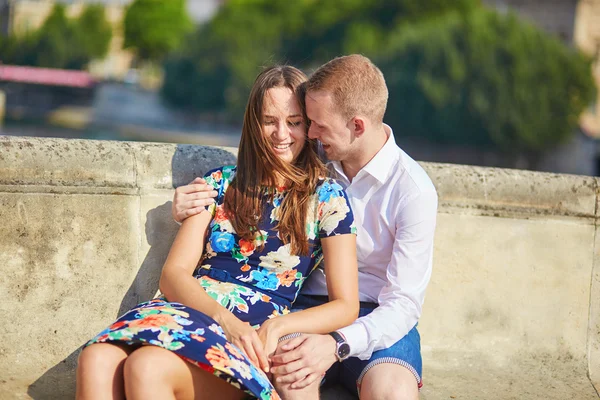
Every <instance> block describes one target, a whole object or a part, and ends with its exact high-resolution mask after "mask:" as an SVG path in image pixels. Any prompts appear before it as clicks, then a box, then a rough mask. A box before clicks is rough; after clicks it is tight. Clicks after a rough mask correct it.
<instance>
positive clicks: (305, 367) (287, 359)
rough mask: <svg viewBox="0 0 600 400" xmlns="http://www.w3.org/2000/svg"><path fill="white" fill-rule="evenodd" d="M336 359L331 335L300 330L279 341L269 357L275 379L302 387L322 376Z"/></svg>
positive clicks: (295, 386) (297, 387) (298, 387)
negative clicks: (302, 332)
mask: <svg viewBox="0 0 600 400" xmlns="http://www.w3.org/2000/svg"><path fill="white" fill-rule="evenodd" d="M336 361H337V358H336V356H335V340H334V339H333V338H332V337H331V336H330V335H314V334H302V335H301V336H299V337H297V338H293V339H289V340H286V341H283V342H281V343H280V344H279V346H278V347H277V351H276V352H275V355H274V356H272V357H271V365H272V367H271V373H272V374H273V375H274V376H275V380H276V382H278V383H283V384H286V383H287V384H291V385H290V388H292V389H303V388H305V387H307V386H309V385H310V384H312V383H313V382H314V381H316V380H317V379H321V377H322V376H323V375H324V374H325V372H327V370H328V369H329V368H330V367H331V366H332V365H333V363H335V362H336Z"/></svg>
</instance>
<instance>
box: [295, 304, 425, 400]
mask: <svg viewBox="0 0 600 400" xmlns="http://www.w3.org/2000/svg"><path fill="white" fill-rule="evenodd" d="M323 303H324V301H323V298H322V297H321V296H303V295H299V296H298V298H297V299H296V301H295V302H294V308H293V310H292V311H294V310H303V309H306V308H310V307H314V306H318V305H321V304H323ZM376 306H377V304H366V303H361V308H360V311H359V317H364V316H365V315H367V314H369V313H370V312H371V311H373V310H374V309H375V307H376ZM383 363H391V364H399V365H402V366H403V367H406V368H407V369H408V370H409V371H410V372H412V374H413V375H414V376H415V379H416V380H417V385H418V387H419V389H421V387H422V386H423V381H422V379H421V376H422V375H421V374H422V371H423V361H422V359H421V337H420V336H419V331H418V330H417V327H416V326H415V327H414V328H412V329H411V330H410V331H409V332H408V333H407V334H406V336H404V337H403V338H402V339H400V340H399V341H397V342H396V343H394V344H393V345H392V346H391V347H388V348H387V349H382V350H377V351H375V352H373V354H372V355H371V358H370V359H368V360H361V359H359V358H357V357H350V358H348V359H347V360H344V361H342V362H341V363H339V362H337V363H335V364H334V365H333V366H332V367H331V368H330V369H329V371H327V374H326V376H325V380H324V383H325V384H329V383H334V382H338V383H340V384H342V385H343V386H344V387H345V388H346V389H348V390H350V391H351V392H352V393H354V394H356V395H358V393H359V392H360V385H361V383H362V379H363V377H364V376H365V374H366V373H367V372H368V371H369V370H370V369H371V368H373V367H374V366H375V365H378V364H383Z"/></svg>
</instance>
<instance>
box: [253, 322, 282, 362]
mask: <svg viewBox="0 0 600 400" xmlns="http://www.w3.org/2000/svg"><path fill="white" fill-rule="evenodd" d="M256 332H257V333H258V337H259V338H260V341H261V342H262V345H263V348H264V350H265V354H266V355H267V357H271V356H272V355H273V354H274V353H275V350H277V344H278V343H279V338H280V337H281V329H280V326H279V324H278V323H277V318H272V319H268V320H266V321H265V322H263V324H262V325H261V326H260V328H258V330H257V331H256Z"/></svg>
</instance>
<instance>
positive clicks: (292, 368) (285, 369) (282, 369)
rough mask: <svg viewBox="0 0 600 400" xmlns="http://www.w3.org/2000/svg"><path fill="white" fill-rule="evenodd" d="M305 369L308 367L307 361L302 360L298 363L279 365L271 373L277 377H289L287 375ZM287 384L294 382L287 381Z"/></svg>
mask: <svg viewBox="0 0 600 400" xmlns="http://www.w3.org/2000/svg"><path fill="white" fill-rule="evenodd" d="M305 367H307V364H306V362H305V360H302V359H300V360H297V361H292V362H289V363H287V364H283V365H277V366H275V367H272V368H271V373H273V374H275V375H281V376H287V375H289V374H292V373H294V372H297V371H299V370H301V369H302V368H305ZM287 382H293V381H287Z"/></svg>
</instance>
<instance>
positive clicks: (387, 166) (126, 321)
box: [77, 55, 437, 400]
mask: <svg viewBox="0 0 600 400" xmlns="http://www.w3.org/2000/svg"><path fill="white" fill-rule="evenodd" d="M386 104H387V88H386V85H385V81H384V78H383V75H382V74H381V72H380V71H379V69H378V68H377V67H376V66H375V65H373V64H372V63H371V62H370V60H368V59H367V58H365V57H363V56H359V55H351V56H346V57H340V58H336V59H334V60H332V61H330V62H329V63H327V64H325V65H323V66H322V67H320V68H319V69H318V70H317V71H316V72H315V73H314V74H313V75H312V76H311V77H310V79H308V81H307V80H306V77H305V76H304V74H302V72H300V71H299V70H297V69H295V68H293V67H273V68H269V69H267V70H265V71H264V72H262V73H261V74H260V75H259V76H258V78H257V80H256V82H255V84H254V86H253V88H252V91H251V93H250V98H249V100H248V105H247V108H246V114H245V117H244V124H243V129H242V138H241V142H240V146H239V157H238V165H237V167H222V168H219V169H217V170H214V171H211V172H209V173H208V174H207V175H206V176H205V177H204V181H201V180H197V181H195V182H194V183H193V184H191V185H188V186H186V187H183V188H179V189H178V190H177V191H176V195H175V201H174V205H173V209H174V214H175V216H176V219H178V220H183V223H182V226H181V228H180V230H179V232H178V234H177V237H176V238H175V241H174V243H173V246H172V248H171V251H170V252H169V255H168V257H167V260H166V262H165V266H164V268H163V272H162V276H161V280H160V290H161V292H162V296H161V297H159V298H156V299H154V300H151V301H149V302H146V303H142V304H140V305H138V306H137V307H135V308H134V309H133V310H131V311H129V312H128V313H126V314H124V315H123V316H122V317H120V318H119V319H118V320H117V321H116V322H115V323H113V324H112V325H111V326H110V327H108V328H107V329H106V330H104V331H103V332H101V333H100V334H98V335H97V336H96V337H94V338H93V339H92V340H91V341H90V342H89V343H88V344H87V345H86V348H85V349H84V350H83V352H82V354H81V356H80V360H79V365H78V369H77V397H78V398H79V399H92V398H124V397H125V395H126V396H127V399H130V400H131V399H138V398H139V399H142V398H143V399H147V398H157V399H168V398H177V399H184V398H185V399H187V398H190V399H194V398H196V399H205V398H206V399H212V398H217V397H218V398H222V399H229V398H231V399H238V398H240V399H241V398H244V396H246V395H247V394H250V395H252V396H254V397H257V398H261V399H262V398H264V399H277V398H279V396H281V397H282V398H284V399H309V398H318V391H319V386H320V383H321V381H322V376H323V375H325V373H327V374H326V377H325V379H326V380H336V379H337V380H339V381H340V383H342V384H343V385H345V386H346V387H347V388H348V389H350V390H352V391H354V392H355V393H358V394H359V395H360V397H361V398H362V399H385V398H394V399H398V398H403V399H416V398H418V387H420V386H421V355H420V340H419V334H418V332H417V330H416V323H417V320H418V318H419V316H420V313H421V306H422V304H423V298H424V292H425V288H426V286H427V284H428V282H429V278H430V275H431V260H432V251H433V234H434V230H435V219H436V209H437V195H436V192H435V189H434V187H433V185H432V183H431V181H430V180H429V178H428V177H427V175H426V173H425V172H424V171H423V170H422V169H421V168H420V167H419V165H418V164H417V163H416V162H415V161H413V160H412V159H411V158H410V157H408V156H407V155H406V154H405V153H404V152H402V150H400V149H399V148H398V147H397V146H396V144H395V142H394V137H393V133H392V132H391V129H390V128H389V127H388V126H387V125H385V124H383V122H382V119H383V115H384V112H385V108H386ZM306 117H308V121H307V120H306ZM315 139H318V140H319V142H320V143H321V145H322V148H323V150H324V152H325V154H326V156H327V158H328V159H329V160H331V162H330V164H329V166H330V168H329V172H328V171H327V169H325V167H324V166H323V164H322V163H321V161H320V159H319V157H318V155H317V142H316V140H315ZM328 175H331V176H334V177H335V178H336V179H337V180H334V179H331V178H328V177H327V176H328ZM207 186H209V188H210V190H207ZM343 186H345V187H346V189H345V190H344V189H343V188H342V187H343ZM211 197H216V200H212V199H211ZM204 205H208V211H209V212H202V211H203V210H204ZM202 238H206V239H204V240H203V239H202ZM321 260H323V263H322V264H324V265H322V264H320V261H321ZM357 260H358V265H357ZM301 289H302V290H301ZM357 316H358V319H356V318H357ZM143 345H146V346H143ZM148 345H151V346H148Z"/></svg>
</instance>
